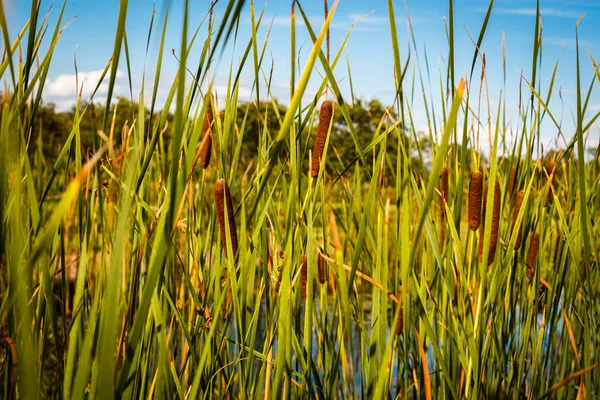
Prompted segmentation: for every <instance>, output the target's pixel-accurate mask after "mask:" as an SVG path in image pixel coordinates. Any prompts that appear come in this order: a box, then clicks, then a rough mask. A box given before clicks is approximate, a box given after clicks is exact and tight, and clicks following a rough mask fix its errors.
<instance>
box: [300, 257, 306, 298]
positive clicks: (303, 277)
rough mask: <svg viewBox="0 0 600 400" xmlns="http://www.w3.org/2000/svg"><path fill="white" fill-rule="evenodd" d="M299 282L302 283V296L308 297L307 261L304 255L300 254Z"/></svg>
mask: <svg viewBox="0 0 600 400" xmlns="http://www.w3.org/2000/svg"><path fill="white" fill-rule="evenodd" d="M300 282H301V284H302V298H303V299H304V300H306V299H307V298H308V262H307V259H306V256H302V264H301V265H300Z"/></svg>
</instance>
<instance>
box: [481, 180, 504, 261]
mask: <svg viewBox="0 0 600 400" xmlns="http://www.w3.org/2000/svg"><path fill="white" fill-rule="evenodd" d="M487 194H488V182H486V183H485V186H484V189H483V216H482V225H483V227H485V210H486V204H487ZM500 200H501V193H500V182H499V181H498V180H497V179H496V183H495V184H494V203H493V207H492V208H493V210H492V226H491V228H492V231H491V232H490V248H489V251H488V258H487V265H488V266H489V265H491V264H492V262H493V261H494V256H495V255H496V246H497V245H498V228H499V227H500ZM484 237H485V228H482V229H481V232H480V236H479V258H480V259H483V240H484Z"/></svg>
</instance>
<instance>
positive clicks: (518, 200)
mask: <svg viewBox="0 0 600 400" xmlns="http://www.w3.org/2000/svg"><path fill="white" fill-rule="evenodd" d="M524 197H525V191H523V190H521V191H519V193H517V198H516V199H515V208H514V209H513V217H512V226H511V231H514V230H515V224H516V223H517V216H518V215H519V211H520V210H521V205H522V204H523V198H524ZM522 241H523V221H521V224H520V225H519V232H518V233H517V240H516V241H515V250H519V249H520V248H521V242H522Z"/></svg>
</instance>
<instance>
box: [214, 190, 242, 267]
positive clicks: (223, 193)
mask: <svg viewBox="0 0 600 400" xmlns="http://www.w3.org/2000/svg"><path fill="white" fill-rule="evenodd" d="M215 204H216V205H217V219H218V220H219V229H220V231H221V241H222V242H223V246H224V247H225V256H227V234H226V233H225V232H226V231H225V227H226V224H225V205H227V221H228V224H229V236H230V238H231V250H232V251H233V256H234V257H235V255H236V254H237V250H238V238H237V230H236V227H235V216H234V213H233V202H232V201H231V193H230V192H229V186H227V182H225V179H219V180H218V181H217V182H216V183H215Z"/></svg>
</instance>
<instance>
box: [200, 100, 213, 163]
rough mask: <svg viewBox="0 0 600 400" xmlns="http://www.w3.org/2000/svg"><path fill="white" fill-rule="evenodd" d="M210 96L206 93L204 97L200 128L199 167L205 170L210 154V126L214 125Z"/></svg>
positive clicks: (211, 137)
mask: <svg viewBox="0 0 600 400" xmlns="http://www.w3.org/2000/svg"><path fill="white" fill-rule="evenodd" d="M211 97H212V96H211V94H210V93H207V94H206V95H205V96H204V102H205V103H206V114H205V116H204V124H203V126H202V142H200V165H201V166H202V168H204V169H206V168H208V166H209V165H210V156H211V154H212V142H213V140H212V139H213V135H212V126H213V123H214V116H213V110H212V102H211Z"/></svg>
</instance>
